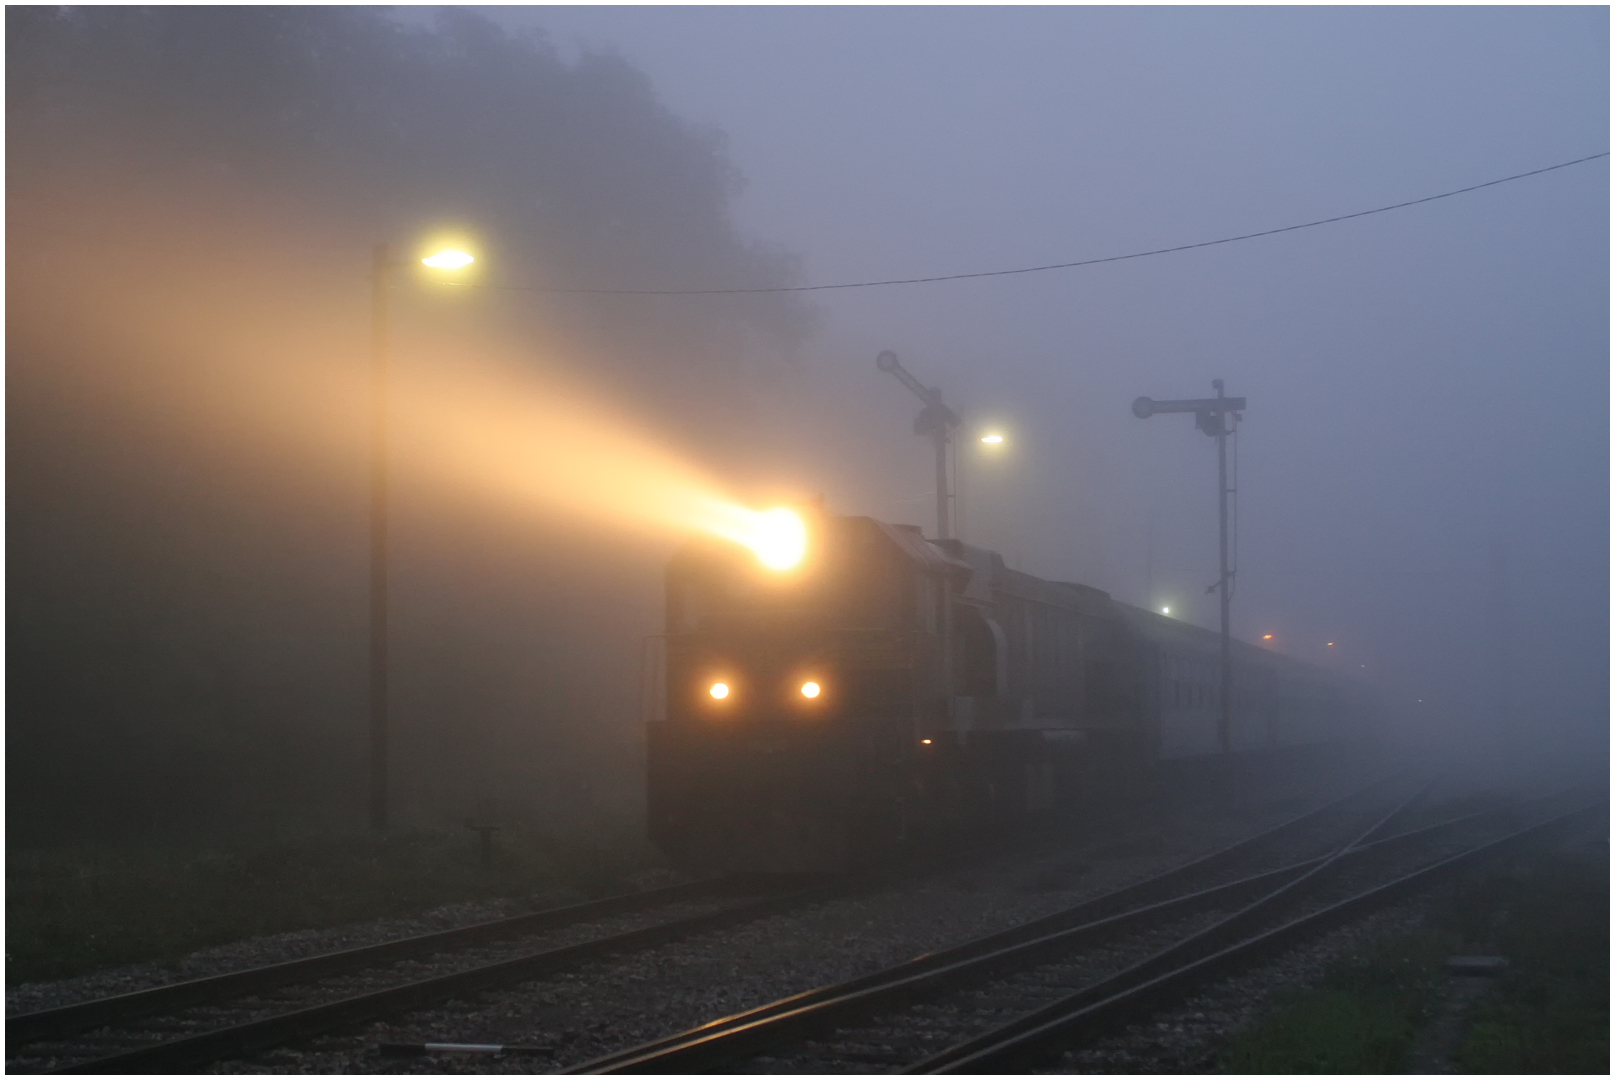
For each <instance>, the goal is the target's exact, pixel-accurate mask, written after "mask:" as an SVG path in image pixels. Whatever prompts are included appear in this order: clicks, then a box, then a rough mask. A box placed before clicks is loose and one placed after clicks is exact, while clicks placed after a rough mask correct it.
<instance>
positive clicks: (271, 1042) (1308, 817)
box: [7, 785, 1380, 1072]
mask: <svg viewBox="0 0 1615 1080" xmlns="http://www.w3.org/2000/svg"><path fill="white" fill-rule="evenodd" d="M1379 786H1380V785H1370V786H1369V787H1368V788H1364V789H1360V790H1359V791H1356V792H1354V793H1352V794H1351V795H1348V796H1346V797H1345V798H1342V799H1338V800H1336V801H1335V802H1333V803H1330V804H1328V805H1327V806H1324V807H1321V808H1319V809H1317V810H1313V811H1310V812H1308V813H1305V814H1301V815H1299V816H1297V817H1294V818H1292V819H1291V820H1288V821H1286V822H1284V823H1282V824H1281V825H1279V826H1277V827H1276V828H1273V829H1270V830H1267V831H1265V832H1263V833H1261V834H1259V835H1257V836H1253V837H1250V838H1248V839H1245V840H1242V841H1240V842H1238V843H1235V844H1232V845H1229V846H1228V847H1225V848H1223V849H1222V850H1220V851H1217V852H1214V853H1213V854H1212V855H1209V856H1205V857H1203V858H1199V859H1195V860H1193V861H1192V862H1189V863H1188V864H1186V865H1183V866H1180V867H1178V868H1176V869H1173V870H1170V871H1168V872H1166V873H1165V874H1160V875H1157V876H1155V877H1153V878H1150V879H1147V880H1145V881H1142V882H1138V883H1136V884H1135V885H1132V886H1129V887H1127V888H1124V889H1121V890H1117V891H1115V892H1112V893H1110V894H1107V895H1105V896H1101V897H1098V898H1096V899H1095V900H1093V901H1090V902H1089V903H1087V904H1085V905H1079V907H1078V909H1073V910H1074V911H1075V912H1076V914H1071V913H1062V915H1063V916H1064V918H1065V922H1066V923H1069V922H1071V921H1072V920H1073V919H1075V920H1077V921H1081V917H1082V916H1086V917H1087V918H1088V919H1089V920H1090V921H1091V920H1092V918H1093V917H1095V916H1096V915H1097V914H1099V913H1101V912H1105V911H1109V912H1112V913H1114V912H1119V911H1122V910H1124V909H1126V908H1128V907H1129V906H1133V907H1136V906H1139V905H1148V904H1150V903H1152V902H1160V900H1161V898H1162V897H1165V896H1169V895H1172V894H1178V893H1184V892H1193V891H1195V890H1197V889H1204V888H1207V887H1211V886H1210V884H1208V883H1213V882H1217V881H1223V882H1226V881H1228V880H1230V879H1238V878H1239V875H1240V874H1241V873H1243V872H1244V870H1247V869H1249V868H1250V867H1251V866H1255V865H1259V864H1262V863H1264V862H1265V863H1266V864H1267V865H1269V866H1272V865H1275V864H1276V863H1277V862H1283V861H1284V858H1283V856H1286V854H1287V853H1288V854H1289V855H1293V856H1294V857H1295V858H1301V857H1303V856H1305V855H1306V854H1307V853H1308V852H1309V851H1316V850H1321V849H1326V848H1327V847H1328V846H1329V845H1330V840H1329V838H1328V837H1329V834H1330V833H1331V832H1332V831H1338V829H1339V828H1340V827H1341V822H1342V821H1346V822H1348V823H1349V822H1351V821H1357V820H1359V819H1362V818H1363V815H1364V814H1365V813H1368V812H1369V811H1371V810H1372V805H1371V803H1372V800H1371V799H1370V798H1369V796H1370V795H1371V793H1372V792H1373V791H1375V790H1376V789H1377V788H1378V787H1379ZM1079 856H1080V853H1079ZM932 868H933V869H934V868H935V864H932ZM887 879H888V880H889V879H890V875H889V874H888V875H887ZM868 884H869V883H868V882H864V883H863V886H864V887H865V888H867V887H868ZM855 888H856V885H855V884H854V883H852V882H849V881H847V880H842V881H838V882H823V881H821V882H817V883H814V884H812V885H810V886H809V885H803V884H802V883H801V882H796V883H795V887H789V888H787V887H785V886H784V884H783V883H782V882H781V881H780V880H779V879H777V878H762V877H758V876H750V877H730V878H723V879H713V880H710V881H704V882H696V883H691V884H687V885H682V886H676V887H673V888H670V889H663V890H655V891H651V892H646V893H641V894H632V895H629V896H623V897H615V898H611V899H608V900H605V901H600V902H597V903H594V904H584V905H577V906H574V907H570V908H563V909H557V910H553V911H547V912H540V913H535V914H531V915H523V916H517V917H515V918H511V919H503V920H497V921H495V922H492V923H486V924H480V925H477V926H472V927H465V928H461V929H457V930H450V931H443V932H439V933H434V934H426V935H420V936H418V937H414V938H407V939H404V940H401V941H395V942H389V943H385V944H382V945H376V946H368V947H365V948H360V949H352V950H346V951H344V952H339V953H332V954H326V955H323V956H317V957H312V958H308V959H304V960H296V961H290V962H287V963H283V964H277V965H273V966H271V967H268V968H260V969H254V970H250V971H244V972H237V973H231V974H227V975H222V976H216V977H211V978H206V979H197V980H192V981H190V982H187V983H180V984H174V985H169V986H163V987H157V988H154V989H152V990H146V991H140V992H137V993H132V994H125V995H120V996H118V997H114V998H106V999H100V1000H97V1001H90V1002H84V1003H81V1004H77V1005H70V1006H66V1007H63V1008H60V1009H52V1010H47V1011H41V1012H36V1013H31V1014H25V1015H20V1016H13V1017H10V1018H8V1021H7V1037H8V1046H9V1047H10V1050H9V1055H10V1060H9V1061H8V1067H9V1068H10V1069H11V1071H41V1072H43V1071H52V1072H141V1071H144V1072H157V1071H180V1070H187V1069H197V1068H200V1067H203V1066H205V1065H207V1064H209V1063H212V1062H216V1061H223V1060H234V1059H241V1058H246V1057H251V1056H253V1055H255V1054H259V1053H261V1052H263V1051H265V1050H267V1049H270V1048H273V1047H277V1046H281V1045H288V1044H298V1043H304V1042H307V1041H308V1040H310V1039H312V1038H315V1037H317V1036H320V1035H322V1034H327V1033H332V1032H339V1031H344V1030H351V1029H353V1028H355V1027H356V1026H358V1025H361V1024H363V1023H364V1022H366V1021H371V1020H376V1019H381V1018H387V1017H393V1016H398V1015H401V1014H404V1013H408V1012H410V1011H412V1010H418V1009H421V1008H425V1007H429V1006H433V1005H436V1004H439V1003H441V1002H444V1001H447V1000H449V999H455V1000H464V999H467V998H468V997H472V996H474V995H476V994H477V993H479V992H481V991H485V990H490V989H497V988H501V987H508V986H513V985H515V984H519V983H522V982H526V981H529V980H532V979H535V978H542V977H544V976H546V975H550V974H553V973H556V972H565V971H570V970H574V969H577V968H580V967H582V966H584V965H586V964H588V963H589V962H590V961H593V960H596V959H599V958H601V957H610V956H624V955H627V954H630V953H635V952H639V951H645V950H650V949H653V948H655V947H657V946H659V945H663V944H667V943H670V942H674V941H677V940H680V939H682V938H687V937H695V936H698V935H708V937H709V938H710V936H711V935H713V934H715V933H717V932H720V931H723V930H725V929H730V928H734V927H736V926H738V925H740V924H744V923H747V922H751V921H754V920H757V919H761V918H764V917H766V916H769V915H774V914H779V913H782V912H785V911H788V910H790V909H792V908H795V907H799V906H804V905H812V904H814V903H815V902H817V901H821V900H829V899H832V898H834V897H836V896H838V895H846V894H847V893H849V892H852V891H854V890H855ZM613 920H614V921H613ZM1059 922H1060V917H1054V918H1052V919H1044V920H1038V921H1037V922H1036V923H1034V924H1029V925H1028V926H1027V927H1021V928H1017V930H1016V931H1013V932H1012V933H1019V934H1021V935H1022V936H1025V935H1034V936H1035V934H1036V933H1037V932H1038V931H1040V930H1047V929H1049V928H1050V927H1053V926H1054V925H1055V924H1057V923H1059ZM568 928H571V929H572V931H573V934H572V936H573V937H574V938H575V937H577V936H578V934H580V933H582V932H584V931H587V932H588V935H589V936H586V937H584V938H582V939H580V940H570V941H566V942H558V941H557V940H556V939H555V937H554V935H555V933H556V932H557V931H564V930H566V929H568ZM540 934H549V935H551V936H550V937H549V938H548V939H545V940H543V941H539V940H537V939H536V937H535V935H540Z"/></svg>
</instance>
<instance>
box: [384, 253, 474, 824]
mask: <svg viewBox="0 0 1615 1080" xmlns="http://www.w3.org/2000/svg"><path fill="white" fill-rule="evenodd" d="M475 261H476V259H475V258H474V257H472V256H471V255H468V254H466V253H465V252H463V251H459V250H457V249H452V248H449V249H444V250H441V251H437V252H434V253H433V254H431V255H428V256H427V257H425V258H423V259H422V260H421V263H422V265H425V266H429V267H432V268H433V269H437V270H461V269H464V268H465V267H467V266H470V265H471V264H472V263H473V262H475ZM401 265H403V264H401V263H398V262H395V261H394V259H393V256H392V250H391V248H390V247H389V246H388V245H387V244H377V245H376V246H375V248H374V249H373V250H372V251H371V260H370V282H371V294H370V827H371V828H372V829H385V828H386V827H387V820H388V800H387V760H388V735H389V730H388V728H389V724H388V719H389V716H388V698H387V682H388V680H387V670H388V663H387V645H388V640H387V365H388V347H387V346H388V341H387V291H388V289H389V287H390V286H391V284H392V271H393V270H395V269H397V268H398V267H399V266H401Z"/></svg>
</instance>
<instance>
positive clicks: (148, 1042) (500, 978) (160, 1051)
mask: <svg viewBox="0 0 1615 1080" xmlns="http://www.w3.org/2000/svg"><path fill="white" fill-rule="evenodd" d="M829 888H830V887H829V886H826V885H825V884H823V883H810V884H804V883H802V882H800V881H798V880H791V879H779V878H773V877H768V876H762V875H735V876H728V877H722V878H712V879H708V880H704V881H697V882H691V883H687V884H683V885H676V886H671V887H668V888H664V889H655V890H648V891H645V892H641V893H632V894H627V895H623V896H616V897H610V898H607V899H604V900H599V901H595V902H592V903H586V904H577V905H572V906H569V907H564V908H556V909H552V910H548V911H542V912H535V913H531V914H526V915H518V916H514V917H511V918H506V919H498V920H494V921H491V922H485V923H479V924H476V925H473V926H467V927H461V928H458V929H453V930H445V931H440V932H436V933H429V934H421V935H417V936H414V937H409V938H404V939H401V940H397V941H390V942H384V943H382V944H378V945H370V946H365V947H363V948H356V949H348V950H343V951H340V952H334V953H326V954H323V955H319V956H313V957H309V958H306V959H302V960H293V961H288V962H286V963H281V964H275V965H271V966H268V967H260V968H253V969H249V970H245V971H239V972H232V973H228V974H224V975H218V976H212V977H209V978H202V979H194V980H190V981H187V982H182V983H175V984H171V985H167V986H159V987H154V988H152V989H149V990H142V991H137V992H134V993H130V994H123V995H119V996H116V997H110V998H100V999H97V1000H93V1001H86V1002H81V1003H78V1004H74V1005H67V1006H63V1007H61V1008H55V1009H48V1010H41V1011H38V1012H32V1013H26V1014H22V1015H17V1016H11V1017H7V1019H6V1044H7V1055H8V1061H7V1070H8V1071H11V1072H16V1071H40V1072H91V1073H96V1072H164V1071H176V1070H186V1069H194V1068H197V1067H199V1066H201V1065H205V1064H208V1063H210V1062H213V1061H218V1060H223V1059H227V1058H234V1057H240V1056H243V1055H247V1054H251V1053H254V1052H256V1051H259V1050H262V1049H264V1048H267V1047H271V1046H275V1045H279V1044H281V1043H283V1042H286V1041H289V1040H296V1039H304V1038H309V1037H311V1036H313V1035H317V1034H320V1033H322V1032H325V1031H330V1030H333V1029H338V1028H342V1027H346V1026H349V1025H352V1024H355V1023H360V1022H362V1021H364V1020H368V1019H373V1018H375V1017H378V1016H385V1015H388V1014H390V1013H393V1012H396V1011H399V1010H407V1009H410V1008H417V1007H420V1006H421V1005H424V1004H429V1003H431V1002H435V1001H439V1000H442V999H444V998H448V997H453V996H456V995H465V994H471V993H475V992H477V991H480V990H485V989H489V988H492V987H498V986H504V985H510V984H512V983H518V982H521V981H522V980H524V979H529V978H533V977H536V976H539V975H542V974H545V973H547V972H551V971H555V970H559V969H563V968H566V967H570V966H576V965H577V964H580V963H583V962H586V961H588V960H591V959H594V958H596V957H599V956H606V955H612V954H617V953H622V952H627V951H633V950H638V949H647V948H653V947H655V946H657V945H660V944H664V943H666V942H669V941H674V940H678V939H679V938H681V937H684V936H688V935H691V934H698V933H703V932H709V931H712V930H717V929H721V928H723V927H725V926H730V925H733V924H735V923H736V922H741V921H745V920H749V919H756V918H761V917H763V916H766V915H769V914H773V913H776V912H778V911H781V910H785V909H786V908H788V907H790V906H792V905H795V904H801V903H806V902H810V901H812V900H814V899H816V898H818V897H820V896H821V895H827V894H828V890H829ZM566 930H572V931H574V934H573V935H572V936H576V933H577V932H578V931H584V932H590V933H589V936H584V937H583V938H582V939H581V940H575V941H569V942H566V943H558V942H556V941H555V940H554V938H555V936H556V932H558V931H566Z"/></svg>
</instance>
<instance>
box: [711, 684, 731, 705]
mask: <svg viewBox="0 0 1615 1080" xmlns="http://www.w3.org/2000/svg"><path fill="white" fill-rule="evenodd" d="M707 693H709V694H711V695H712V697H713V700H715V701H722V700H723V699H724V698H726V697H728V696H729V684H728V683H726V682H715V683H713V684H712V685H711V686H709V687H707Z"/></svg>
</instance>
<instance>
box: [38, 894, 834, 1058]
mask: <svg viewBox="0 0 1615 1080" xmlns="http://www.w3.org/2000/svg"><path fill="white" fill-rule="evenodd" d="M837 888H838V886H836V885H833V884H832V885H824V886H818V887H814V888H809V889H805V890H801V891H797V892H790V893H785V894H783V895H776V896H771V897H767V898H764V899H761V900H756V901H752V902H750V903H744V904H740V905H737V906H735V907H730V908H724V909H723V910H721V911H715V912H708V913H706V914H703V915H697V916H693V917H691V918H688V919H679V920H675V921H674V922H671V923H662V924H658V925H656V926H650V927H645V928H642V929H639V930H631V931H628V932H626V933H621V934H613V935H611V936H609V937H605V938H597V939H595V940H592V941H585V942H580V943H578V944H575V945H566V946H562V947H560V948H555V949H548V950H545V951H543V952H538V953H531V954H528V955H526V956H519V957H515V958H513V959H510V960H504V961H500V962H498V963H494V964H484V965H481V966H478V967H474V968H469V969H465V970H462V971H457V972H453V973H450V974H447V975H438V976H433V977H430V978H425V979H418V980H415V981H413V982H409V983H405V984H402V985H399V986H393V987H389V988H387V989H385V990H378V991H373V992H370V993H364V994H356V995H354V996H351V997H347V998H343V999H341V1000H338V1001H332V1002H327V1003H325V1004H322V1005H312V1006H308V1007H306V1008H302V1009H296V1010H294V1011H292V1012H286V1013H280V1014H277V1015H274V1016H269V1017H264V1018H262V1019H259V1020H251V1021H247V1022H245V1023H240V1024H232V1025H229V1026H226V1027H222V1028H216V1029H214V1030H211V1031H204V1032H200V1033H198V1034H195V1035H189V1036H184V1037H181V1038H178V1039H171V1040H168V1041H166V1042H161V1043H157V1044H154V1045H151V1046H144V1047H139V1048H137V1049H133V1050H127V1051H123V1052H120V1053H115V1054H110V1055H107V1056H104V1057H99V1058H96V1059H93V1060H90V1061H82V1062H78V1063H75V1064H72V1065H68V1066H64V1067H61V1068H57V1069H52V1070H49V1071H50V1072H52V1073H126V1072H176V1071H185V1070H189V1069H195V1068H197V1067H198V1066H201V1065H205V1064H208V1063H211V1062H214V1061H219V1060H223V1059H227V1058H234V1057H242V1056H245V1055H248V1054H253V1053H256V1052H258V1051H261V1050H265V1049H268V1048H270V1047H274V1046H279V1045H281V1044H283V1043H287V1042H292V1041H296V1040H298V1039H305V1038H310V1037H313V1036H316V1035H322V1034H325V1033H326V1032H328V1031H332V1030H334V1029H338V1028H342V1027H347V1026H351V1025H353V1024H359V1023H363V1022H365V1021H368V1020H374V1019H377V1018H379V1017H383V1016H387V1015H391V1014H395V1013H399V1012H406V1011H408V1010H410V1009H416V1008H420V1007H422V1006H425V1005H429V1004H432V1003H434V1002H437V1001H441V1000H443V999H445V998H451V997H456V996H460V995H464V994H473V993H477V992H478V991H482V990H488V989H492V988H494V987H498V986H506V985H510V984H512V983H520V982H525V981H527V980H529V979H533V978H537V977H539V976H542V975H545V974H548V973H549V972H552V971H557V970H563V969H566V968H569V967H572V966H575V965H577V964H579V963H582V962H584V961H587V960H592V959H595V958H597V957H600V956H606V955H612V954H616V953H623V952H631V951H634V950H638V949H647V948H652V947H654V946H657V945H663V944H666V943H668V942H670V941H675V940H677V939H679V938H682V937H686V936H689V935H691V934H696V933H702V932H706V931H710V930H716V929H722V928H724V927H727V926H730V925H733V924H735V923H739V922H745V921H749V920H752V919H758V918H762V917H764V916H766V915H771V914H774V913H776V912H779V911H783V910H786V909H788V908H790V907H793V906H796V905H799V904H802V903H809V902H812V901H813V900H816V899H819V898H821V897H824V896H828V895H831V894H833V892H834V891H835V890H836V889H837Z"/></svg>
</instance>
